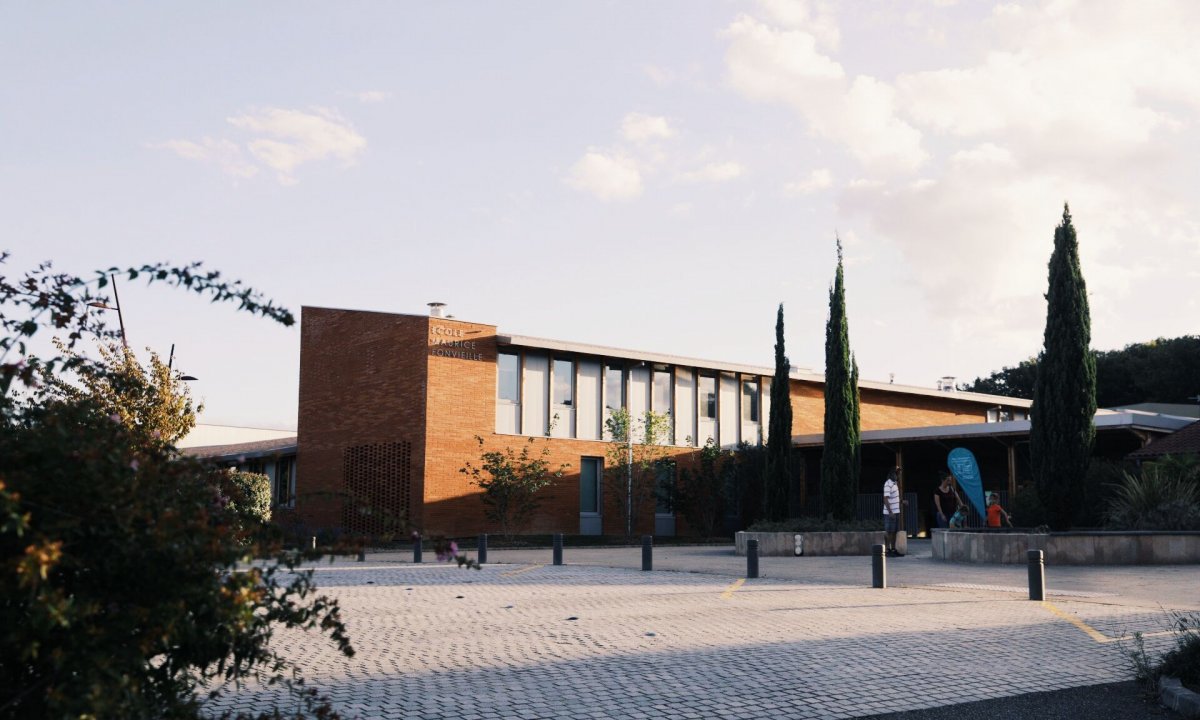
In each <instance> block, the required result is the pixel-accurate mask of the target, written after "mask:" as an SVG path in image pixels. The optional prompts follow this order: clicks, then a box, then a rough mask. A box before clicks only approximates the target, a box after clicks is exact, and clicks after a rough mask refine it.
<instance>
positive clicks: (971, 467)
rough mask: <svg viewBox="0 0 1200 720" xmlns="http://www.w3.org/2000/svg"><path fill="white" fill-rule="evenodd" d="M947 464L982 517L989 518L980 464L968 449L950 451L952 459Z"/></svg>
mask: <svg viewBox="0 0 1200 720" xmlns="http://www.w3.org/2000/svg"><path fill="white" fill-rule="evenodd" d="M946 464H947V466H949V468H950V472H951V473H953V474H954V479H955V480H957V481H958V485H959V487H961V488H962V489H963V493H965V494H966V496H967V499H968V500H970V501H971V504H972V505H974V506H975V509H976V510H978V511H979V514H980V516H982V517H987V505H985V504H984V501H983V478H982V477H981V476H980V474H979V463H977V462H975V456H974V455H972V454H971V451H970V450H968V449H966V448H954V449H953V450H951V451H950V457H948V458H946Z"/></svg>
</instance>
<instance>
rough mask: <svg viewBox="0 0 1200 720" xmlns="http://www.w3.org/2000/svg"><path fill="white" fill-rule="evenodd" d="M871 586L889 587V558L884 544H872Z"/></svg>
mask: <svg viewBox="0 0 1200 720" xmlns="http://www.w3.org/2000/svg"><path fill="white" fill-rule="evenodd" d="M871 587H873V588H885V587H887V559H886V558H885V557H884V554H883V546H882V545H872V546H871Z"/></svg>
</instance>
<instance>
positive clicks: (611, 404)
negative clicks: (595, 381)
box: [604, 367, 625, 410]
mask: <svg viewBox="0 0 1200 720" xmlns="http://www.w3.org/2000/svg"><path fill="white" fill-rule="evenodd" d="M624 406H625V372H624V370H623V369H621V368H619V367H609V368H605V370H604V407H606V408H608V409H609V410H619V409H621V408H622V407H624Z"/></svg>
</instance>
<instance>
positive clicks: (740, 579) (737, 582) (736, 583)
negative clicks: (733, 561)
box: [721, 578, 746, 600]
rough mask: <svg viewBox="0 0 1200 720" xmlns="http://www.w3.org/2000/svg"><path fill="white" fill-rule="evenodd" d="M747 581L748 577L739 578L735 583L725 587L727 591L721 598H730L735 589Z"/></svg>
mask: <svg viewBox="0 0 1200 720" xmlns="http://www.w3.org/2000/svg"><path fill="white" fill-rule="evenodd" d="M745 582H746V578H738V579H737V580H734V581H733V584H732V585H730V586H729V587H727V588H725V592H723V593H721V599H722V600H728V599H729V598H731V597H733V593H734V591H735V590H737V589H738V588H740V587H741V586H742V585H743V584H744V583H745Z"/></svg>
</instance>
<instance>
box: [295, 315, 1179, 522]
mask: <svg viewBox="0 0 1200 720" xmlns="http://www.w3.org/2000/svg"><path fill="white" fill-rule="evenodd" d="M769 345H770V342H769V339H764V346H765V347H769ZM773 374H774V368H773V367H765V366H750V365H740V364H735V363H722V362H718V361H709V360H699V359H694V358H684V357H678V356H674V355H670V354H664V353H659V352H648V351H634V350H624V349H618V348H610V347H601V346H596V345H586V344H581V343H575V342H570V341H565V340H548V339H543V338H534V337H526V336H521V335H512V334H507V333H505V332H502V331H500V330H499V328H497V327H496V326H494V325H487V324H481V323H472V322H466V321H462V320H458V319H454V318H450V317H444V316H442V312H441V309H440V306H437V305H436V304H434V307H433V309H432V311H431V313H430V314H429V315H403V314H393V313H382V312H367V311H359V310H340V309H329V308H316V307H305V308H303V309H302V312H301V350H300V388H299V392H300V396H299V418H298V432H297V444H296V462H295V466H294V467H295V470H294V474H295V475H294V477H295V479H294V483H295V488H294V493H293V496H292V497H290V498H289V500H290V501H291V502H293V503H294V505H293V507H294V512H295V513H296V517H297V519H299V520H301V521H302V522H304V523H305V524H307V525H309V526H311V527H328V528H340V529H342V530H345V531H349V532H354V533H368V534H375V533H379V532H384V531H386V530H387V528H388V527H389V523H390V522H393V521H394V520H395V519H398V518H403V519H404V520H405V521H406V522H407V525H408V526H411V527H415V528H419V529H421V530H422V531H424V532H426V533H436V534H441V535H446V536H451V537H454V536H469V535H473V534H476V533H479V532H488V531H494V530H495V529H496V528H495V527H494V526H493V524H492V523H490V522H489V521H488V520H487V519H486V517H485V514H484V510H485V507H484V504H483V503H482V501H481V498H480V491H479V489H478V488H477V487H475V486H474V485H472V484H471V482H470V480H469V478H468V477H467V476H466V475H465V474H464V473H462V472H461V469H462V468H463V467H464V466H465V465H466V463H467V462H472V463H475V464H478V461H479V456H480V444H479V442H478V440H477V438H482V439H483V447H484V448H485V449H488V450H492V449H497V450H503V449H505V448H513V449H514V450H517V451H519V450H520V448H521V447H522V445H523V444H524V443H526V442H527V441H528V439H529V438H531V437H536V438H544V440H539V441H538V444H537V446H536V447H535V448H534V451H535V452H538V453H540V451H541V447H542V445H541V443H543V442H544V443H545V445H546V447H548V448H549V450H550V453H549V456H548V458H547V460H548V462H549V463H550V465H551V466H552V467H555V468H556V467H558V466H559V465H561V464H564V463H565V464H567V465H568V468H567V470H566V472H565V474H564V475H563V477H562V478H560V479H558V480H556V481H555V482H554V483H553V484H552V485H551V486H549V487H547V488H545V489H544V490H542V491H541V493H540V494H539V498H540V507H539V509H538V510H537V512H536V514H535V515H534V516H533V517H532V519H531V522H530V523H529V525H528V527H527V528H525V531H526V532H539V533H548V532H563V533H568V534H601V533H603V534H614V535H615V534H623V533H624V530H625V528H624V526H623V522H624V521H623V518H624V515H623V513H622V512H621V511H620V508H619V506H616V505H614V503H615V502H616V495H615V494H612V493H605V492H604V484H605V482H606V478H605V474H604V462H605V459H604V458H605V454H606V451H607V450H608V449H609V447H610V443H609V442H607V441H606V438H605V437H604V435H605V433H604V427H605V424H604V423H605V419H606V417H607V413H608V412H610V410H609V409H610V408H626V409H628V410H629V412H630V413H631V415H633V416H634V417H640V416H641V414H642V413H643V412H644V411H646V410H652V411H654V412H657V413H663V414H667V415H669V417H670V424H671V427H670V431H669V433H668V437H667V439H666V441H665V444H666V445H667V447H666V448H665V451H666V453H667V454H668V455H669V456H671V457H674V458H677V459H678V460H680V463H681V464H682V463H685V462H687V461H688V458H689V457H694V456H695V453H696V452H697V449H698V448H699V447H701V446H703V445H704V442H705V441H706V440H707V439H708V438H712V439H713V440H714V441H716V442H717V443H718V444H719V445H721V446H722V447H726V448H731V447H734V446H736V445H737V444H738V443H740V442H746V443H749V444H757V443H764V442H765V441H766V433H767V427H768V422H767V419H768V417H769V415H770V395H771V381H772V377H773ZM823 381H824V378H823V376H822V375H821V374H819V373H814V372H810V371H808V370H804V369H798V368H793V369H792V371H791V377H790V385H791V388H790V392H791V403H792V415H793V438H792V442H793V446H794V459H795V462H794V463H793V465H794V469H795V473H796V478H795V485H794V487H795V489H796V491H797V492H798V493H799V495H800V498H799V500H800V503H801V505H802V507H803V508H805V509H806V510H808V511H810V512H811V511H813V510H815V509H819V507H820V505H819V482H820V481H819V477H820V470H819V468H820V450H821V448H820V446H821V442H822V435H821V434H822V424H823V418H824V398H823ZM860 393H861V423H862V430H863V433H862V439H863V473H862V478H863V480H862V487H861V488H860V491H861V492H862V493H864V495H869V494H872V493H878V492H879V486H880V485H881V483H882V481H883V478H884V475H885V474H886V471H887V469H888V468H890V467H893V466H895V465H899V466H901V467H902V468H904V480H905V485H906V487H905V491H906V493H909V495H908V497H910V498H911V497H916V498H918V502H917V503H914V505H916V507H911V508H910V509H909V518H908V522H907V523H906V526H907V527H908V529H909V532H910V533H916V532H918V531H919V530H920V529H921V528H922V527H923V526H924V525H925V524H926V520H925V517H924V514H925V512H926V511H927V510H928V508H927V507H924V506H925V505H927V504H928V500H927V499H928V497H929V494H930V493H931V492H932V489H933V486H934V485H935V484H936V482H937V477H938V473H939V471H941V470H942V469H943V468H945V457H946V454H947V453H948V452H949V450H950V449H951V448H953V447H958V446H963V447H967V448H969V449H971V450H972V451H973V452H975V454H976V456H977V457H978V459H979V461H980V465H981V468H982V471H983V473H984V479H985V485H987V486H988V487H989V489H993V487H994V489H998V490H1002V491H1005V495H1007V494H1008V493H1011V492H1012V491H1014V490H1015V488H1016V486H1017V485H1018V484H1019V483H1023V482H1024V481H1025V478H1026V476H1027V474H1028V460H1027V454H1028V428H1029V421H1028V411H1029V406H1030V401H1028V400H1020V399H1014V398H1008V397H999V396H992V395H982V394H976V393H968V392H962V391H957V390H954V389H953V384H952V383H944V384H943V386H942V387H941V388H938V389H934V388H921V387H912V386H902V385H894V384H891V383H883V382H872V381H860ZM1096 423H1097V428H1098V430H1099V433H1098V435H1099V437H1100V443H1099V448H1100V449H1099V452H1101V453H1102V454H1109V455H1112V456H1124V455H1125V454H1127V453H1129V452H1132V451H1133V450H1136V449H1137V448H1139V447H1141V446H1143V445H1145V444H1146V443H1147V442H1149V441H1150V440H1151V439H1153V438H1154V437H1157V436H1160V435H1163V434H1166V433H1169V432H1171V431H1173V430H1175V429H1178V427H1181V426H1182V425H1185V424H1187V421H1186V420H1183V419H1179V418H1172V417H1170V416H1162V415H1157V414H1153V413H1136V412H1112V411H1101V412H1100V413H1098V414H1097V418H1096ZM1022 444H1024V447H1022ZM651 502H653V501H651ZM649 510H650V509H649V508H646V509H645V511H644V512H639V513H638V515H640V516H641V521H640V524H639V526H638V527H637V528H635V532H636V533H638V534H642V533H654V534H658V535H671V534H688V533H690V530H689V529H688V528H687V527H686V524H685V523H683V522H682V520H681V519H680V518H676V517H675V516H674V515H672V514H671V513H670V512H669V509H668V508H663V507H658V508H656V509H655V510H656V511H655V512H650V511H649ZM393 524H394V523H393Z"/></svg>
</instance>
